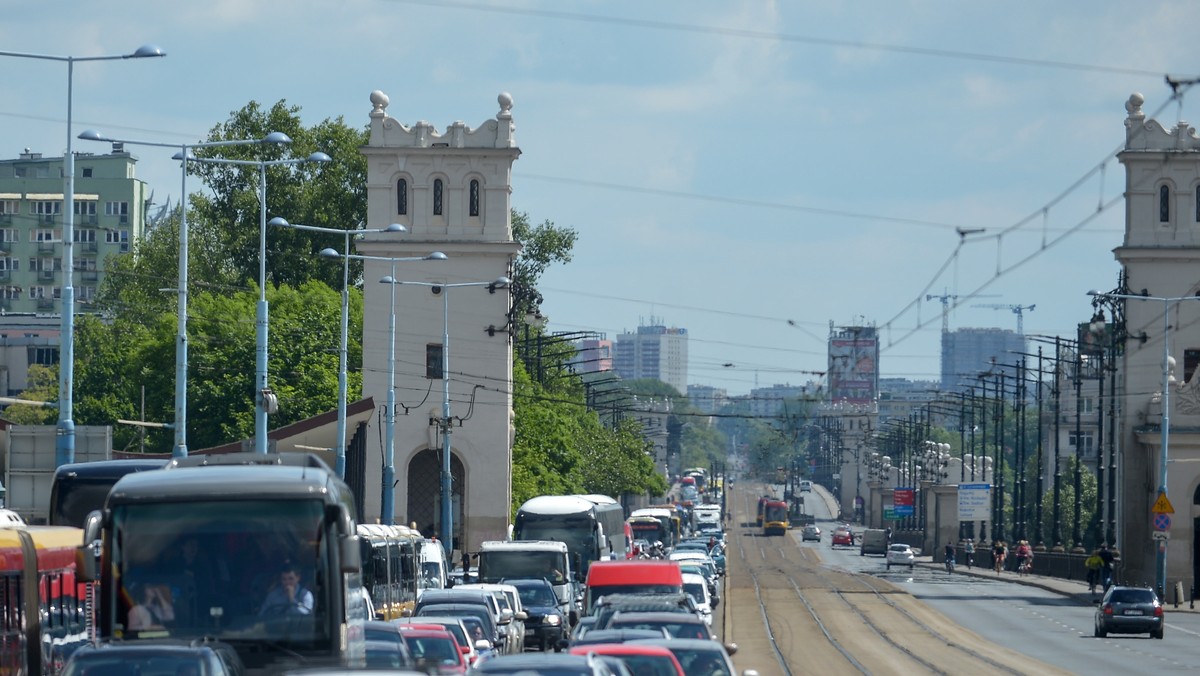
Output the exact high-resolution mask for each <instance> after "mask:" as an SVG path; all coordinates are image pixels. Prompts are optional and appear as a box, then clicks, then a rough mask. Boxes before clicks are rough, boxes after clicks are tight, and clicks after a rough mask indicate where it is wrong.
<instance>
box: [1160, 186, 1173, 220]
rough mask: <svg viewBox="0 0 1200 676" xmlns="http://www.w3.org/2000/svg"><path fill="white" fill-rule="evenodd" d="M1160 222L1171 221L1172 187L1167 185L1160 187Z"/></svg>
mask: <svg viewBox="0 0 1200 676" xmlns="http://www.w3.org/2000/svg"><path fill="white" fill-rule="evenodd" d="M1158 222H1159V223H1170V222H1171V189H1170V188H1168V187H1167V186H1165V185H1160V186H1159V187H1158Z"/></svg>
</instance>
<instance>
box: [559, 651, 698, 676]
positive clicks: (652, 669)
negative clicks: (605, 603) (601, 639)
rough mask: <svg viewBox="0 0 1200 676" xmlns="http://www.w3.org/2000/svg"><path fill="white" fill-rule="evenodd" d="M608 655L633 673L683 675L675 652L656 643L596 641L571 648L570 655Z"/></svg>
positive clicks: (658, 675)
mask: <svg viewBox="0 0 1200 676" xmlns="http://www.w3.org/2000/svg"><path fill="white" fill-rule="evenodd" d="M592 653H595V654H597V655H608V656H611V657H615V658H617V659H619V660H621V661H622V662H624V663H625V666H627V667H629V671H631V672H633V673H635V674H654V676H672V675H673V676H684V673H683V665H681V664H680V663H679V660H678V659H677V658H676V657H675V653H673V652H671V651H670V650H668V649H667V648H664V647H662V646H657V645H632V644H629V643H596V644H594V645H581V646H576V647H574V648H571V654H572V655H588V654H592Z"/></svg>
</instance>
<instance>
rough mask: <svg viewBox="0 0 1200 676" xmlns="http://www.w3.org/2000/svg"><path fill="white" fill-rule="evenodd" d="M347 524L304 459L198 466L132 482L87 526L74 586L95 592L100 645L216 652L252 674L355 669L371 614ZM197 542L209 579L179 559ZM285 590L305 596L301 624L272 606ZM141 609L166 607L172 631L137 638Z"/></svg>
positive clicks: (328, 475) (180, 463) (343, 490)
mask: <svg viewBox="0 0 1200 676" xmlns="http://www.w3.org/2000/svg"><path fill="white" fill-rule="evenodd" d="M354 514H355V503H354V496H353V495H352V493H351V492H350V488H349V487H348V486H347V485H346V484H345V483H343V482H342V481H341V480H340V479H339V478H338V477H337V475H336V474H335V473H334V472H333V470H331V469H330V468H329V466H328V465H326V464H325V463H324V462H322V461H321V460H320V459H319V458H317V457H316V456H313V455H308V454H299V453H282V454H275V453H263V454H259V453H230V454H223V455H203V456H201V455H193V456H190V457H187V458H180V459H175V460H172V461H171V462H169V463H168V464H167V467H166V468H165V469H163V470H161V471H157V472H135V473H132V474H127V475H126V476H125V477H123V478H122V479H121V480H120V481H118V482H117V483H116V484H115V485H114V486H113V488H112V490H111V491H109V493H108V498H107V499H106V501H105V504H104V509H103V510H102V511H96V512H92V513H91V514H89V515H88V518H87V522H86V523H85V525H84V533H83V538H82V542H83V546H81V547H80V548H79V551H78V554H77V556H76V567H77V571H78V574H79V576H80V577H81V578H83V579H84V580H85V581H89V582H91V581H99V583H100V585H99V590H98V592H97V596H98V601H97V604H96V605H97V608H96V632H97V636H98V639H99V640H100V641H110V640H118V641H123V642H127V643H136V642H139V641H144V640H154V639H163V638H169V639H177V640H184V641H194V640H205V639H208V640H216V641H224V642H227V643H229V644H230V645H232V646H233V647H234V648H235V649H236V650H237V652H238V656H239V657H241V659H242V661H243V662H244V663H245V666H246V668H247V673H248V674H265V673H276V672H279V671H283V670H287V669H292V668H302V667H307V666H319V667H337V668H345V667H361V666H363V665H364V663H365V653H366V646H365V638H364V634H363V631H364V630H363V624H362V622H363V616H364V615H365V614H366V612H367V611H366V607H365V605H366V599H365V598H364V595H363V593H362V592H363V589H362V571H361V568H362V551H361V549H360V546H361V545H360V542H359V538H358V535H357V526H356V524H355V522H354ZM193 539H194V540H196V541H198V543H199V550H200V552H202V553H203V554H204V555H205V556H206V557H207V558H208V563H207V565H200V566H196V565H193V566H188V565H187V564H185V563H184V562H183V561H184V560H183V559H182V557H180V556H179V555H180V552H181V551H183V550H184V549H185V545H187V548H189V549H190V548H191V545H190V543H187V542H185V540H193ZM97 548H99V551H97ZM98 559H99V560H102V561H103V562H104V565H103V566H101V565H99V563H98V562H97V560H98ZM294 576H298V577H299V584H300V586H301V587H303V588H304V589H305V590H306V591H308V592H309V594H305V595H303V597H302V598H303V601H302V602H301V603H300V604H299V605H301V606H302V607H301V608H300V612H296V611H297V604H295V603H293V604H289V605H278V604H275V603H273V602H268V601H269V599H268V596H269V591H270V590H271V589H272V587H274V586H275V585H276V583H277V582H278V581H279V580H281V579H282V578H284V577H287V578H293V577H294ZM147 599H153V600H157V602H158V604H159V605H162V603H163V601H164V600H165V601H166V602H167V603H169V604H170V605H171V607H172V611H173V612H172V613H171V617H170V618H169V619H165V620H164V621H162V622H161V623H157V624H155V623H146V624H144V625H143V624H142V623H141V621H140V618H142V617H144V616H145V614H146V610H145V606H146V605H147V603H149V602H150V601H147ZM305 601H307V602H308V603H305ZM310 604H311V607H307V606H308V605H310ZM306 607H307V608H306ZM305 609H306V610H307V612H304V610H305Z"/></svg>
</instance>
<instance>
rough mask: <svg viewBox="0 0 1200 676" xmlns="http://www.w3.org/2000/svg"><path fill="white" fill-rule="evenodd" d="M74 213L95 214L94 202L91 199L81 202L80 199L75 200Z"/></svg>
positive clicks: (81, 214)
mask: <svg viewBox="0 0 1200 676" xmlns="http://www.w3.org/2000/svg"><path fill="white" fill-rule="evenodd" d="M75 215H76V216H95V215H96V203H95V202H93V201H91V200H88V201H86V202H82V201H77V202H75Z"/></svg>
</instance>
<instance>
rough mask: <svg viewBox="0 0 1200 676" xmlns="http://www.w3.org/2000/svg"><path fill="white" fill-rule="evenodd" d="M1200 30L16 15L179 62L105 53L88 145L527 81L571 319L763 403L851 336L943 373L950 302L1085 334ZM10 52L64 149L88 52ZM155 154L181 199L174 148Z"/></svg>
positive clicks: (362, 108)
mask: <svg viewBox="0 0 1200 676" xmlns="http://www.w3.org/2000/svg"><path fill="white" fill-rule="evenodd" d="M1197 25H1200V3H1196V2H1191V1H1186V2H1155V1H1147V2H1139V3H1129V2H1116V1H1111V2H1105V1H1097V0H1085V1H1076V0H1070V1H1062V2H1053V3H1047V2H1034V1H1018V2H1010V3H1000V4H996V3H986V4H985V3H962V2H951V1H950V0H941V1H915V0H866V1H864V0H859V1H858V2H840V1H837V0H830V1H827V2H821V3H811V2H799V1H791V2H787V1H783V2H774V1H770V0H659V1H656V2H645V1H644V0H643V1H641V2H633V1H627V0H606V1H600V0H580V1H577V2H568V1H563V0H558V1H552V0H521V1H511V2H500V1H498V0H461V1H460V0H342V1H339V2H337V3H330V2H328V1H317V0H288V1H287V2H284V1H282V0H280V1H277V0H253V1H252V0H210V1H208V2H199V3H167V2H161V0H153V1H152V0H122V1H121V2H112V1H109V2H84V1H83V0H60V1H59V2H54V3H43V2H22V3H9V4H8V5H7V6H6V7H5V20H4V22H3V23H2V24H0V50H3V51H15V52H27V53H36V54H46V55H62V56H66V55H70V56H75V57H86V56H96V55H110V54H121V53H129V52H132V51H134V50H135V49H136V48H137V47H138V46H140V45H143V44H154V45H157V46H159V47H161V48H162V49H163V50H165V51H166V52H167V57H166V58H163V59H148V60H131V61H109V62H97V63H76V64H75V67H74V80H73V87H72V89H73V99H74V103H73V118H74V124H73V127H74V133H75V134H78V133H79V132H80V131H82V130H84V129H88V128H95V129H99V130H101V131H102V132H104V133H105V134H108V135H111V136H119V137H125V138H136V139H142V140H150V141H160V142H167V143H186V142H191V141H196V140H200V139H202V138H204V137H205V136H206V135H207V133H208V130H209V129H211V128H212V127H213V126H215V125H217V124H219V123H221V122H224V121H225V120H227V119H228V118H229V116H230V114H231V113H232V112H233V111H235V110H238V109H240V108H242V107H243V106H245V105H246V104H248V103H249V102H251V101H256V102H259V103H260V104H262V105H263V106H264V107H269V106H270V105H273V104H274V103H276V102H278V101H280V100H286V101H287V103H289V104H291V105H295V106H299V107H300V109H301V112H300V115H301V118H302V120H303V122H304V124H305V125H306V126H313V125H316V124H319V123H320V122H321V121H323V120H326V119H337V118H341V119H342V121H343V122H345V123H346V124H348V125H351V126H354V127H360V128H361V127H364V126H365V125H366V124H367V123H368V113H369V112H370V110H371V104H370V94H371V92H372V91H374V90H381V91H383V92H385V93H386V94H387V95H388V96H389V97H390V99H391V105H390V107H389V108H388V113H389V115H391V116H392V117H394V118H396V119H398V120H399V121H401V122H402V123H404V124H408V125H411V124H413V123H415V122H417V121H419V120H426V121H428V122H430V123H432V124H433V125H434V126H435V127H437V128H438V129H439V130H442V131H444V130H445V128H446V127H448V126H449V125H450V124H452V123H453V122H455V121H458V120H461V121H463V122H465V123H466V124H467V125H468V126H470V127H477V126H479V125H481V124H483V123H484V122H486V121H487V120H489V119H492V118H493V117H494V116H495V115H496V113H497V112H498V111H499V106H498V104H497V102H496V101H497V96H498V95H499V94H500V93H501V92H507V93H509V94H511V96H512V98H513V102H514V104H513V108H512V115H513V119H514V122H515V125H516V140H517V144H518V145H519V146H520V149H521V157H520V159H519V160H517V162H516V164H515V166H514V172H513V185H512V206H513V208H514V209H516V210H517V211H520V212H524V213H526V214H528V216H529V218H530V219H531V221H532V222H534V223H541V222H543V221H550V222H553V223H554V224H555V225H556V226H559V227H565V228H571V229H573V230H575V231H576V232H577V233H578V240H577V242H576V245H575V248H574V251H573V258H572V260H571V261H570V262H569V263H567V264H566V265H562V266H557V267H555V268H552V269H551V270H550V271H548V272H547V273H546V274H545V275H544V276H543V278H542V281H541V285H540V290H541V291H542V294H543V296H544V298H545V302H544V304H543V312H544V313H545V314H546V315H547V316H548V317H549V323H548V325H547V330H549V331H563V332H575V331H596V332H600V333H604V334H605V335H606V336H607V337H608V338H615V337H616V336H617V335H619V334H621V333H626V332H634V331H636V329H637V327H638V326H639V325H650V324H662V325H665V326H668V327H679V328H684V329H686V330H687V332H688V335H689V348H688V349H689V383H692V384H703V385H711V386H715V387H719V388H724V389H725V390H727V391H728V392H729V394H731V395H739V394H746V393H748V392H749V391H750V390H751V389H752V388H755V387H768V386H771V385H774V384H790V385H801V384H805V383H807V382H809V381H810V380H812V379H814V378H817V377H819V376H818V374H820V373H822V372H824V371H825V370H826V367H827V363H826V362H827V357H826V341H827V339H828V336H829V332H830V328H831V326H855V325H867V326H875V327H876V328H877V330H878V332H879V335H880V341H881V357H880V372H881V376H882V377H885V378H889V377H901V378H911V379H920V380H936V379H937V378H938V373H939V349H940V332H941V330H942V321H943V312H944V311H945V312H946V316H945V318H946V320H947V323H948V326H949V328H950V329H951V330H954V329H958V328H966V327H998V328H1003V329H1012V330H1015V329H1016V328H1017V322H1018V318H1020V319H1021V320H1022V321H1023V325H1024V331H1025V333H1026V334H1029V335H1043V336H1053V335H1062V336H1066V337H1071V336H1073V332H1074V328H1073V327H1074V325H1075V324H1076V323H1078V322H1082V321H1087V320H1089V319H1090V318H1091V316H1092V308H1091V305H1090V302H1089V301H1090V298H1089V297H1088V296H1087V295H1086V294H1087V291H1088V290H1091V289H1098V290H1109V289H1112V288H1114V287H1115V286H1116V284H1117V273H1118V266H1117V265H1116V263H1115V262H1114V259H1113V254H1112V250H1113V248H1115V247H1117V246H1119V245H1120V243H1121V238H1122V234H1123V228H1124V225H1123V224H1124V219H1125V212H1124V209H1125V205H1124V202H1123V200H1122V198H1121V195H1122V191H1123V189H1124V184H1125V173H1124V169H1123V167H1122V165H1121V164H1120V163H1119V162H1118V161H1117V160H1116V156H1115V152H1116V151H1117V150H1118V149H1120V148H1121V147H1122V145H1123V143H1124V132H1125V129H1124V121H1125V116H1126V112H1125V107H1124V106H1125V102H1126V100H1127V99H1128V98H1129V96H1130V94H1131V93H1133V92H1140V93H1142V94H1143V95H1144V96H1145V99H1146V103H1145V106H1144V108H1145V111H1146V113H1147V114H1148V115H1149V116H1152V117H1155V118H1156V119H1158V120H1159V121H1160V122H1162V123H1163V124H1164V126H1166V127H1168V128H1171V127H1173V126H1174V125H1175V123H1176V122H1177V121H1178V120H1180V119H1183V120H1188V119H1191V120H1195V119H1197V118H1200V114H1198V113H1200V111H1198V102H1200V90H1196V91H1194V92H1192V95H1191V96H1188V95H1187V93H1188V92H1187V89H1188V87H1187V86H1186V85H1184V86H1180V87H1179V90H1180V91H1181V92H1182V93H1183V96H1182V97H1180V98H1175V99H1172V97H1171V94H1172V90H1171V88H1170V87H1168V85H1167V83H1166V80H1165V77H1166V76H1170V77H1172V78H1174V79H1177V80H1187V79H1190V78H1195V77H1196V76H1198V75H1200V58H1198V57H1200V41H1197V40H1196V39H1195V35H1194V32H1195V26H1197ZM0 64H2V67H3V71H0V72H3V74H4V77H3V90H2V91H3V98H2V99H0V157H4V158H15V157H16V156H17V155H18V154H19V153H20V152H22V151H23V150H24V149H26V148H29V149H31V150H33V151H34V152H41V153H43V154H44V156H47V157H50V156H61V155H62V153H63V152H64V150H65V149H66V143H65V142H66V138H67V129H66V109H67V103H66V98H67V97H66V89H67V86H66V83H67V66H66V64H65V63H62V62H53V61H45V60H36V59H22V58H12V57H0ZM1189 115H1190V117H1189ZM93 145H97V146H101V147H96V148H94V149H93V150H92V151H93V152H105V151H106V150H107V148H105V147H103V144H93V143H89V142H84V141H75V142H74V148H75V150H76V151H88V150H89V146H93ZM133 152H134V153H135V155H136V156H137V157H138V158H139V163H138V165H137V172H138V177H139V178H142V179H143V180H146V181H147V182H148V183H149V184H150V186H151V187H152V188H153V189H154V190H155V192H156V201H161V200H162V199H164V198H167V197H169V198H170V199H171V201H172V202H175V201H177V200H178V185H179V180H178V176H179V174H178V164H177V163H176V162H172V161H171V160H170V155H171V154H172V152H171V151H170V150H163V149H154V148H142V149H133ZM193 183H196V182H193ZM172 191H174V192H172ZM274 215H275V214H271V216H274ZM370 225H371V226H372V227H376V226H377V225H378V224H370ZM960 232H961V233H966V234H960ZM268 260H269V257H268ZM1150 291H1151V292H1153V291H1154V290H1153V289H1151V290H1150ZM979 306H984V307H979ZM1014 308H1021V310H1020V312H1019V314H1018V312H1016V311H1014Z"/></svg>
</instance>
